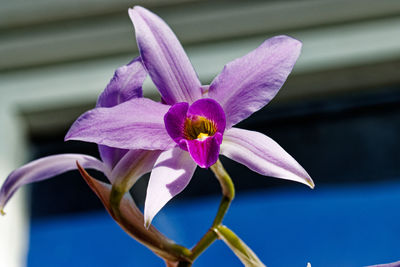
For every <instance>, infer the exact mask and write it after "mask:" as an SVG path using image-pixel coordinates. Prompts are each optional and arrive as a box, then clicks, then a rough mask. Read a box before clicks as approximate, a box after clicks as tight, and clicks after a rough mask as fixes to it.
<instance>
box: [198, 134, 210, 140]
mask: <svg viewBox="0 0 400 267" xmlns="http://www.w3.org/2000/svg"><path fill="white" fill-rule="evenodd" d="M207 137H208V134H206V133H200V134H199V135H198V136H197V139H200V140H204V139H206V138H207Z"/></svg>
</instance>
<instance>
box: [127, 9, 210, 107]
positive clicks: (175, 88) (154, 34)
mask: <svg viewBox="0 0 400 267" xmlns="http://www.w3.org/2000/svg"><path fill="white" fill-rule="evenodd" d="M129 16H130V17H131V20H132V22H133V25H134V27H135V32H136V40H137V44H138V47H139V51H140V55H141V57H142V60H143V63H144V65H145V66H146V69H147V70H148V72H149V75H150V77H151V79H152V80H153V82H154V84H155V85H156V86H157V88H158V90H159V91H160V93H161V96H162V98H163V99H164V101H165V102H166V103H167V104H170V105H172V104H175V103H178V102H188V103H193V102H194V101H196V100H197V99H200V98H201V93H202V92H201V84H200V81H199V79H198V77H197V75H196V72H195V70H194V69H193V66H192V64H191V63H190V61H189V58H188V57H187V55H186V53H185V51H184V50H183V47H182V45H181V44H180V43H179V41H178V39H177V38H176V36H175V34H174V33H173V32H172V30H171V29H170V28H169V27H168V25H167V24H166V23H165V22H164V21H163V20H162V19H161V18H160V17H158V16H157V15H155V14H154V13H152V12H150V11H148V10H147V9H144V8H142V7H139V6H136V7H135V8H133V9H129Z"/></svg>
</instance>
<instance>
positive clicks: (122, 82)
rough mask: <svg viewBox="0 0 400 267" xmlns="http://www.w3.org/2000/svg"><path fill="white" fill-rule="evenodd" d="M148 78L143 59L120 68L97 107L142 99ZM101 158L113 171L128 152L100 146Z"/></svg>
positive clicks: (136, 59)
mask: <svg viewBox="0 0 400 267" xmlns="http://www.w3.org/2000/svg"><path fill="white" fill-rule="evenodd" d="M146 76H147V71H146V69H145V68H144V66H143V63H142V59H141V58H140V57H137V58H135V59H133V60H132V61H131V62H130V63H129V64H127V65H125V66H122V67H119V68H118V69H117V70H116V71H115V73H114V77H113V78H112V79H111V81H110V82H109V83H108V85H107V87H106V89H104V91H103V92H102V93H101V95H100V96H99V98H98V100H97V105H96V106H97V107H113V106H116V105H118V104H121V103H123V102H126V101H128V100H130V99H132V98H137V97H142V96H143V92H142V85H143V82H144V80H145V78H146ZM99 152H100V157H101V159H102V160H103V162H104V163H105V164H106V165H107V166H108V168H109V169H113V168H114V167H115V165H116V164H117V162H118V161H119V160H120V159H121V158H122V157H123V156H124V155H125V154H126V153H127V152H128V150H126V149H118V148H113V147H108V146H102V145H100V146H99Z"/></svg>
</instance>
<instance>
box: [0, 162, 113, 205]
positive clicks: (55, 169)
mask: <svg viewBox="0 0 400 267" xmlns="http://www.w3.org/2000/svg"><path fill="white" fill-rule="evenodd" d="M77 161H78V162H79V163H80V164H81V165H82V166H84V167H85V168H90V169H95V170H99V171H101V172H104V165H103V163H102V162H101V161H99V160H98V159H96V158H93V157H91V156H87V155H82V154H61V155H55V156H48V157H44V158H41V159H37V160H34V161H32V162H30V163H28V164H26V165H24V166H22V167H20V168H18V169H16V170H14V171H13V172H12V173H11V174H10V175H9V176H8V177H7V179H6V181H5V182H4V184H3V186H2V187H1V190H0V209H2V208H3V207H4V206H5V205H6V204H7V202H8V200H9V199H10V198H11V197H12V195H13V194H14V193H15V192H16V191H17V190H18V189H19V188H20V187H21V186H23V185H26V184H29V183H33V182H38V181H42V180H45V179H49V178H52V177H54V176H56V175H59V174H61V173H64V172H67V171H70V170H75V169H76V168H77V166H76V162H77ZM105 175H106V176H108V175H109V174H108V173H105Z"/></svg>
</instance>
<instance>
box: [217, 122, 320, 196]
mask: <svg viewBox="0 0 400 267" xmlns="http://www.w3.org/2000/svg"><path fill="white" fill-rule="evenodd" d="M221 154H223V155H225V156H227V157H228V158H231V159H233V160H234V161H237V162H239V163H241V164H243V165H245V166H247V167H248V168H249V169H251V170H253V171H255V172H258V173H260V174H262V175H266V176H272V177H277V178H282V179H287V180H292V181H296V182H300V183H303V184H305V185H308V186H309V187H311V188H314V182H313V180H312V179H311V177H310V176H309V175H308V173H307V172H306V171H305V170H304V169H303V167H301V166H300V164H299V163H298V162H297V161H296V160H295V159H294V158H293V157H292V156H290V155H289V154H288V153H287V152H286V151H285V150H284V149H283V148H282V147H281V146H280V145H278V144H277V143H276V142H275V141H274V140H272V139H271V138H269V137H268V136H266V135H263V134H261V133H259V132H254V131H248V130H243V129H238V128H231V129H229V130H227V131H226V132H225V135H224V139H223V141H222V144H221Z"/></svg>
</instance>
